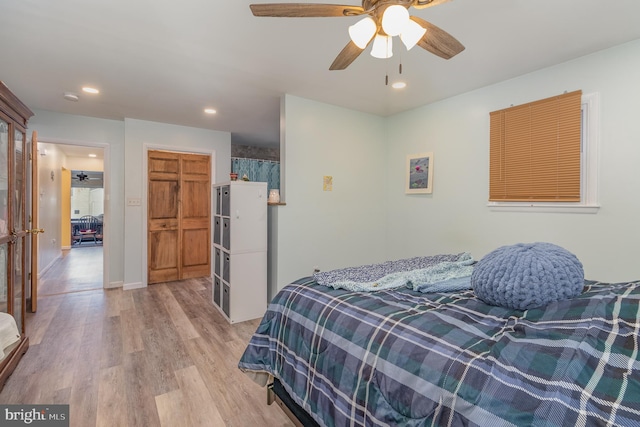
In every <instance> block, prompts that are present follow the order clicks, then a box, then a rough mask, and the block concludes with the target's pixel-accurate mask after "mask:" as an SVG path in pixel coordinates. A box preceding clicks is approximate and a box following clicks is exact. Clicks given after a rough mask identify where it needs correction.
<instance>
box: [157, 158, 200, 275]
mask: <svg viewBox="0 0 640 427" xmlns="http://www.w3.org/2000/svg"><path fill="white" fill-rule="evenodd" d="M147 160H148V161H147V164H148V171H149V176H148V212H147V215H148V219H147V222H148V224H147V230H148V236H147V260H148V275H147V281H148V283H149V284H154V283H161V282H168V281H171V280H182V279H187V278H194V277H205V276H210V275H211V249H210V239H211V237H210V234H211V157H210V156H206V155H197V154H181V153H174V152H166V151H149V152H148V159H147Z"/></svg>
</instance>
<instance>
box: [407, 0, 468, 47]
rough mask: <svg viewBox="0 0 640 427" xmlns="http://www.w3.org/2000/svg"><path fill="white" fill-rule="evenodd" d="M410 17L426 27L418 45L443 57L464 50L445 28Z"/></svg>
mask: <svg viewBox="0 0 640 427" xmlns="http://www.w3.org/2000/svg"><path fill="white" fill-rule="evenodd" d="M434 1H436V0H434ZM411 19H412V20H413V21H415V22H417V23H418V24H420V25H421V26H422V27H424V28H426V29H427V32H426V33H425V34H424V36H423V37H422V38H421V39H420V41H419V42H418V46H420V47H421V48H423V49H426V50H428V51H429V52H431V53H433V54H434V55H438V56H439V57H440V58H444V59H450V58H453V57H454V56H456V55H457V54H459V53H460V52H462V51H463V50H464V46H463V45H462V43H460V42H459V41H458V40H456V38H455V37H453V36H452V35H451V34H449V33H447V32H446V31H445V30H443V29H441V28H439V27H436V26H435V25H433V24H432V23H430V22H427V21H425V20H424V19H422V18H418V17H417V16H412V17H411Z"/></svg>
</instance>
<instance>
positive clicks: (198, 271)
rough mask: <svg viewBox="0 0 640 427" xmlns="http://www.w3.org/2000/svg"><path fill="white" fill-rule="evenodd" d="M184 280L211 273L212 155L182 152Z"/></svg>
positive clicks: (181, 193)
mask: <svg viewBox="0 0 640 427" xmlns="http://www.w3.org/2000/svg"><path fill="white" fill-rule="evenodd" d="M180 158H181V168H180V171H181V174H180V200H181V205H180V232H181V236H180V237H181V240H182V242H183V244H182V245H181V257H180V271H181V276H180V278H181V279H190V278H194V277H205V276H210V275H211V240H210V239H211V237H210V236H211V177H210V176H211V157H210V156H204V155H197V154H182V155H181V157H180Z"/></svg>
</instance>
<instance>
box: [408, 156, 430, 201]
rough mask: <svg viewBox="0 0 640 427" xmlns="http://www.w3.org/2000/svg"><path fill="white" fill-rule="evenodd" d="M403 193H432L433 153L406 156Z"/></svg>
mask: <svg viewBox="0 0 640 427" xmlns="http://www.w3.org/2000/svg"><path fill="white" fill-rule="evenodd" d="M406 169H407V170H406V174H407V178H406V184H405V191H404V192H405V193H407V194H431V193H432V192H433V153H420V154H410V155H408V156H407V166H406Z"/></svg>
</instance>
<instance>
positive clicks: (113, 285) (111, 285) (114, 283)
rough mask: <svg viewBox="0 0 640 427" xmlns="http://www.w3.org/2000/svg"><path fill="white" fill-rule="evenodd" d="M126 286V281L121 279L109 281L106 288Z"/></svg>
mask: <svg viewBox="0 0 640 427" xmlns="http://www.w3.org/2000/svg"><path fill="white" fill-rule="evenodd" d="M122 287H124V282H123V281H119V282H111V283H108V284H107V286H105V287H104V288H105V289H115V288H122Z"/></svg>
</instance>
